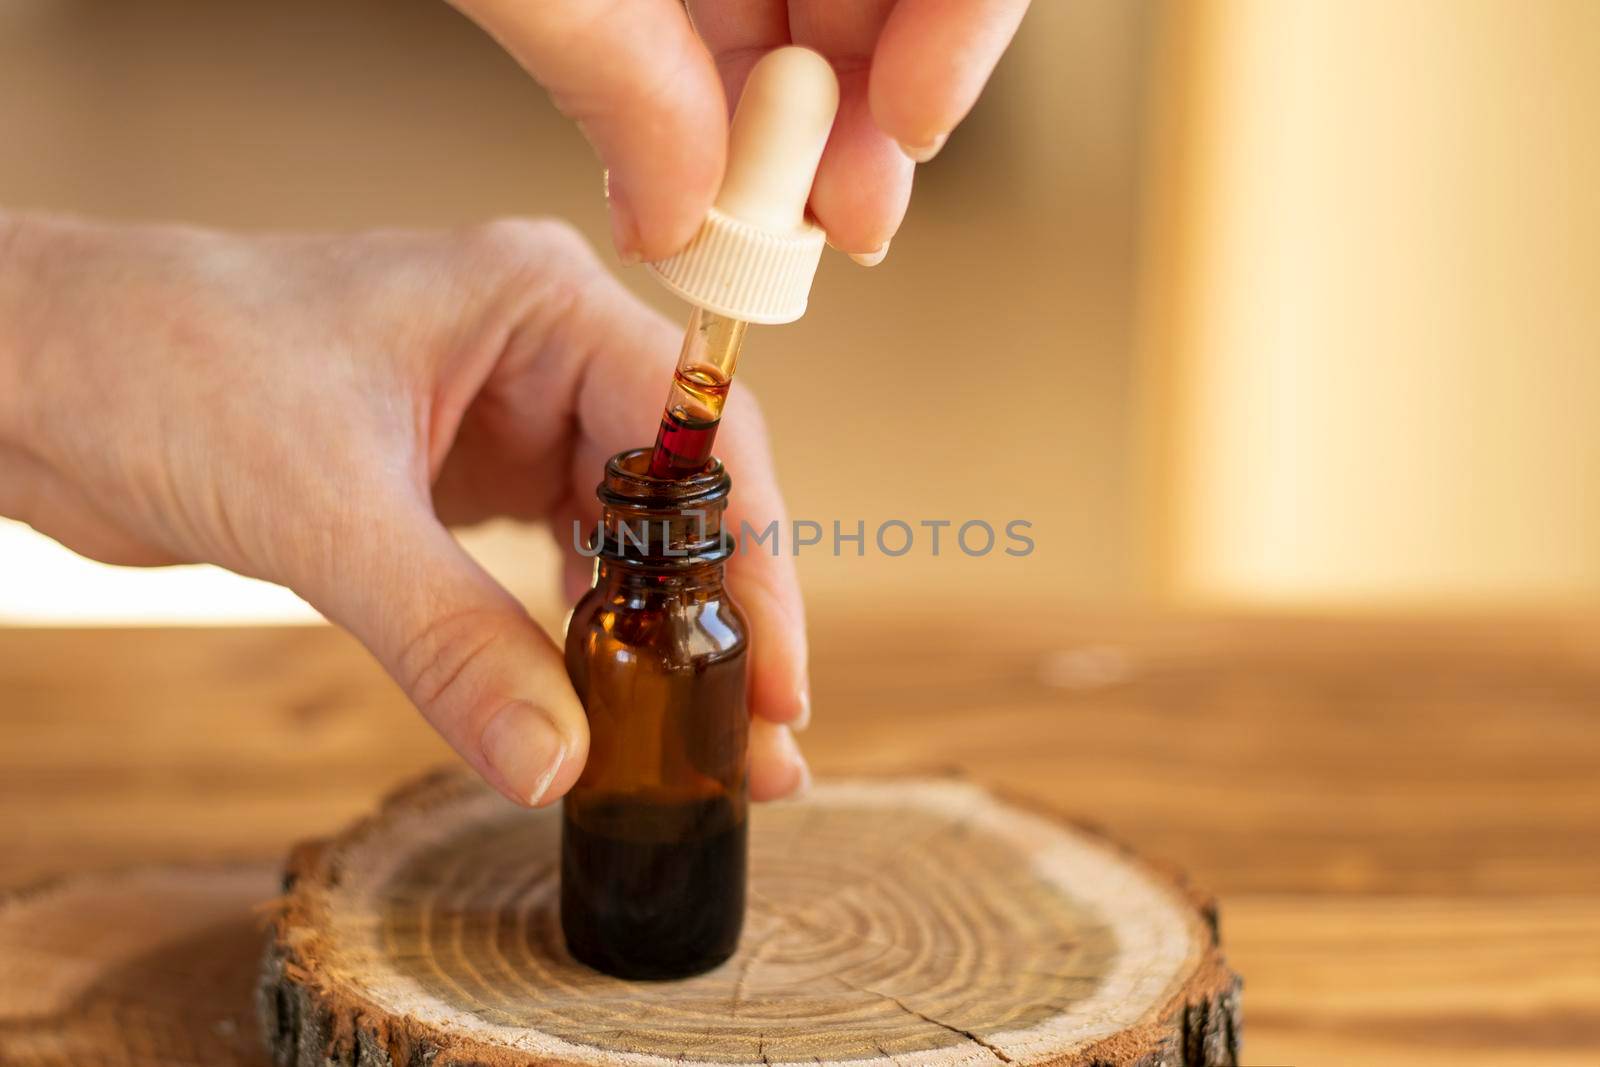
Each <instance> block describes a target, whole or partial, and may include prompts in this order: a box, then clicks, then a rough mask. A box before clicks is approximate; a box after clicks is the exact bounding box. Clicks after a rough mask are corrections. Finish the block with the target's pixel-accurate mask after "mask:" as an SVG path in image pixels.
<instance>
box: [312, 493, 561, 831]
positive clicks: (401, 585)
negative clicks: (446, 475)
mask: <svg viewBox="0 0 1600 1067" xmlns="http://www.w3.org/2000/svg"><path fill="white" fill-rule="evenodd" d="M363 527H364V528H363V529H362V530H361V531H360V532H359V533H358V534H356V535H355V536H353V537H347V538H344V539H343V540H344V541H345V543H346V544H348V545H353V546H355V547H354V548H353V549H352V550H351V552H350V553H349V555H348V557H345V556H344V555H343V554H340V555H341V558H338V559H337V561H336V563H337V565H336V566H335V567H333V568H328V569H329V570H331V571H332V572H333V580H332V581H330V582H314V583H312V584H313V586H314V587H313V588H311V589H309V590H302V592H304V593H306V595H307V599H308V600H310V601H311V603H312V604H313V605H314V606H315V607H316V608H317V609H318V610H320V611H322V612H323V614H325V615H327V616H328V617H329V618H330V619H332V620H333V621H334V622H336V623H338V624H339V625H341V626H343V627H344V628H345V629H347V630H349V631H350V632H351V633H353V634H354V635H355V636H356V637H357V638H358V639H359V640H360V641H361V642H362V644H364V645H366V646H367V648H368V649H370V650H371V651H372V653H373V655H375V656H376V657H377V659H378V661H379V662H380V663H382V664H383V666H384V669H385V670H387V671H388V672H389V674H390V676H391V677H393V678H394V679H395V681H396V682H398V683H399V684H400V686H401V688H403V689H404V690H405V693H406V696H408V697H409V698H410V699H411V702H412V703H413V704H414V705H416V707H417V709H418V710H419V711H421V712H422V714H423V716H424V717H425V718H426V719H427V720H428V722H429V723H431V724H432V726H433V728H434V729H435V730H437V731H439V733H440V735H441V736H443V737H444V739H445V740H446V741H448V742H449V743H450V745H451V746H452V747H453V748H454V749H455V750H456V751H457V752H459V753H460V754H461V758H462V759H464V760H466V761H467V762H468V763H469V764H471V765H472V767H473V769H474V770H476V771H477V772H478V773H479V774H480V775H482V776H483V777H484V779H485V780H486V781H488V782H489V783H490V784H491V785H493V786H494V787H495V788H497V789H498V790H500V792H502V793H504V794H505V795H506V796H507V797H509V798H511V799H512V800H514V801H516V802H517V803H519V804H524V805H529V806H534V807H538V806H542V805H545V804H548V803H551V802H552V801H554V800H555V799H556V798H558V797H560V796H562V795H563V794H564V793H566V791H567V790H568V789H570V788H571V787H572V784H573V783H574V782H575V781H577V778H578V775H579V773H580V772H581V771H582V770H583V763H584V759H585V757H586V756H587V754H588V748H589V726H588V722H587V720H586V719H585V718H584V713H583V708H582V706H581V705H580V704H579V702H578V698H577V696H576V694H574V692H573V690H572V686H571V684H570V683H569V682H568V680H567V672H566V667H565V664H564V662H563V659H562V655H561V652H560V650H558V649H557V648H556V646H555V644H554V643H553V642H552V641H551V640H550V638H549V637H548V636H547V635H546V634H545V632H544V631H543V630H542V629H540V628H539V626H538V624H537V623H535V622H534V621H533V620H532V619H531V618H530V617H529V616H528V614H527V612H526V611H524V610H523V608H522V606H521V604H519V603H518V602H517V601H516V599H515V598H514V597H512V596H511V594H510V593H508V592H506V590H505V589H503V588H502V587H501V586H500V585H499V584H498V583H497V582H496V581H495V580H494V579H493V578H491V577H490V576H489V574H488V573H487V572H486V571H484V570H483V568H482V567H480V566H479V565H478V564H477V563H476V562H475V561H474V560H473V559H472V558H471V557H470V556H468V555H467V554H466V552H465V551H464V550H463V549H462V548H461V546H460V545H459V544H457V542H456V540H455V538H454V537H452V536H451V535H450V533H449V531H447V530H446V529H445V528H444V527H443V526H441V525H440V524H439V522H438V520H437V519H436V518H435V517H434V515H433V513H432V511H431V510H429V509H428V508H427V507H426V505H424V504H421V503H409V502H408V503H406V504H402V505H401V507H400V509H399V512H398V514H394V513H391V514H386V515H381V516H378V517H377V518H376V521H370V522H367V523H364V524H363ZM317 586H324V587H323V588H318V587H317Z"/></svg>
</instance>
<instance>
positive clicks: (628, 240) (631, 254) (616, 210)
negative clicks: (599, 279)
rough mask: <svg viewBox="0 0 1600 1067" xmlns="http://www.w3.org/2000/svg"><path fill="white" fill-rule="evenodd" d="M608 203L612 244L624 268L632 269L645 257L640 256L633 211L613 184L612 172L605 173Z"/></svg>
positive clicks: (620, 191)
mask: <svg viewBox="0 0 1600 1067" xmlns="http://www.w3.org/2000/svg"><path fill="white" fill-rule="evenodd" d="M604 180H605V191H606V203H608V204H610V205H611V243H612V244H613V245H614V246H616V249H617V259H618V260H620V261H621V263H622V265H623V266H624V267H631V266H633V265H634V264H636V263H638V262H639V261H640V260H641V259H643V258H644V257H643V256H641V255H640V254H639V249H638V244H637V241H638V234H637V232H636V230H637V228H636V227H635V225H634V221H633V209H632V208H630V207H629V206H628V198H627V196H626V195H625V194H624V193H623V191H622V190H621V188H619V187H618V186H616V185H613V184H612V183H611V171H610V170H607V171H605V179H604Z"/></svg>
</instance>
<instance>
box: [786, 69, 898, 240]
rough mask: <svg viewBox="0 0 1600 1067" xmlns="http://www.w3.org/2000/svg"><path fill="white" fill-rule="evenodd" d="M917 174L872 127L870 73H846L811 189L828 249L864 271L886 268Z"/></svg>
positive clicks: (880, 133)
mask: <svg viewBox="0 0 1600 1067" xmlns="http://www.w3.org/2000/svg"><path fill="white" fill-rule="evenodd" d="M914 169H915V164H913V163H912V162H911V160H910V159H908V158H906V155H905V153H904V152H902V151H901V150H900V146H899V145H897V144H895V142H894V140H893V138H891V137H889V136H888V135H887V134H885V133H884V132H883V131H882V130H880V129H878V126H877V123H876V122H874V121H873V118H872V114H871V111H870V110H869V108H868V105H867V72H866V71H865V70H857V71H847V72H845V73H843V74H842V75H841V76H840V79H839V114H838V117H837V118H835V119H834V121H833V133H832V135H831V136H829V138H828V146H827V148H826V149H824V150H823V153H822V161H821V163H819V164H818V166H817V178H816V181H815V183H814V184H813V185H812V186H811V212H812V214H813V215H815V216H816V218H817V222H818V223H819V224H820V225H821V226H822V228H823V229H824V230H826V231H827V234H828V243H829V244H831V245H833V246H834V247H835V248H837V249H839V250H840V251H842V252H846V253H848V254H849V255H850V257H851V258H852V259H854V260H855V261H856V262H858V263H861V264H862V265H864V266H873V265H875V264H877V263H880V262H882V261H883V257H884V256H885V255H886V254H887V253H888V250H889V241H890V240H891V239H892V238H893V237H894V235H895V232H896V231H897V230H899V229H900V223H901V222H902V221H903V220H904V219H905V214H906V205H907V204H908V203H909V202H910V200H911V178H912V172H913V170H914Z"/></svg>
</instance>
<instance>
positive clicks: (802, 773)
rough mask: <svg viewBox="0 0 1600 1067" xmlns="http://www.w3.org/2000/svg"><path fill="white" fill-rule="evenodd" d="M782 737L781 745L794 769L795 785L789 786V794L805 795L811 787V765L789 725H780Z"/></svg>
mask: <svg viewBox="0 0 1600 1067" xmlns="http://www.w3.org/2000/svg"><path fill="white" fill-rule="evenodd" d="M778 734H779V736H780V737H781V741H780V742H779V746H780V747H781V748H782V749H783V750H784V751H783V754H784V756H786V757H787V758H788V761H789V766H790V767H791V768H793V770H794V785H792V786H790V787H789V794H788V795H789V796H791V797H799V796H805V794H806V793H807V792H809V791H810V789H811V767H810V765H809V764H807V763H806V758H805V756H804V755H802V754H801V752H800V745H799V743H798V742H797V741H795V739H794V731H793V730H791V729H790V728H789V727H787V726H780V727H778Z"/></svg>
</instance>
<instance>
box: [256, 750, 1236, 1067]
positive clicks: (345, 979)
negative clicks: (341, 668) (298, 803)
mask: <svg viewBox="0 0 1600 1067" xmlns="http://www.w3.org/2000/svg"><path fill="white" fill-rule="evenodd" d="M559 834H560V822H559V817H558V816H557V814H556V813H555V812H554V811H552V810H545V811H539V812H528V811H523V810H520V809H517V808H515V807H513V806H512V805H510V804H509V803H508V802H506V801H505V800H504V799H503V798H501V797H500V796H499V795H498V794H497V793H495V792H493V791H492V790H490V789H489V788H488V787H486V786H484V785H483V784H482V783H480V782H477V781H476V780H469V779H468V778H466V777H465V776H463V775H460V774H447V775H443V776H433V777H430V778H428V779H425V780H423V781H422V782H421V783H420V784H418V785H416V786H414V787H412V788H409V789H407V790H404V791H402V792H401V793H400V794H399V795H398V796H396V797H395V798H393V799H391V800H390V801H389V802H388V803H386V804H385V805H384V807H383V809H382V811H381V812H380V813H379V814H377V815H376V816H374V817H373V818H371V819H369V820H366V821H364V822H363V823H361V824H358V825H357V826H356V827H354V828H352V829H351V830H349V831H347V832H346V833H344V834H341V835H340V836H339V837H338V838H337V839H336V840H334V841H332V842H326V843H321V844H317V845H312V846H307V847H303V848H301V849H299V850H297V852H296V854H295V860H294V862H293V864H292V865H291V869H290V872H289V876H288V883H289V885H290V886H291V889H290V891H289V893H288V894H287V897H286V899H285V900H284V902H283V906H282V909H281V911H280V913H279V916H278V918H277V920H276V922H275V924H274V930H273V938H272V943H271V947H270V949H269V952H268V955H267V959H266V961H265V963H264V965H263V973H262V997H261V1004H262V1011H263V1017H264V1026H263V1030H264V1032H265V1033H266V1034H267V1035H268V1038H269V1040H270V1042H271V1044H272V1046H273V1049H274V1054H275V1055H274V1058H275V1060H276V1062H277V1063H279V1064H280V1065H282V1067H293V1065H295V1064H297V1063H302V1062H305V1061H306V1060H307V1059H308V1058H309V1059H310V1060H312V1061H314V1062H319V1063H322V1062H326V1063H331V1064H348V1065H352V1067H396V1065H398V1064H402V1063H410V1062H416V1061H420V1062H433V1061H434V1060H438V1061H441V1062H457V1061H459V1062H470V1063H474V1064H484V1065H497V1067H498V1065H518V1067H525V1065H533V1064H540V1065H543V1064H568V1063H573V1064H576V1063H583V1064H601V1065H605V1064H620V1063H635V1064H644V1063H649V1064H663V1065H671V1064H686V1065H689V1067H701V1065H709V1064H744V1065H754V1064H786V1063H804V1064H810V1063H842V1062H849V1063H859V1064H861V1065H862V1067H874V1065H877V1067H891V1065H896V1064H917V1065H920V1067H937V1065H955V1064H970V1063H1016V1064H1033V1065H1047V1064H1048V1065H1059V1067H1067V1065H1089V1064H1097V1065H1099V1064H1108V1063H1115V1064H1130V1065H1131V1064H1135V1063H1152V1064H1154V1063H1164V1064H1169V1065H1171V1067H1184V1065H1190V1064H1194V1065H1200V1064H1231V1063H1234V1062H1237V1055H1238V1041H1237V1035H1238V1032H1239V1015H1238V1003H1239V1002H1238V982H1237V979H1236V978H1235V977H1234V976H1233V975H1232V974H1231V973H1230V972H1229V971H1228V970H1227V969H1226V967H1225V966H1224V965H1223V964H1222V961H1221V958H1220V956H1219V953H1218V946H1217V943H1216V939H1215V935H1214V930H1215V926H1214V909H1213V905H1212V903H1211V902H1210V901H1209V899H1206V898H1204V897H1201V896H1199V895H1197V894H1195V893H1194V892H1192V891H1191V890H1189V889H1188V888H1187V887H1185V886H1183V885H1182V884H1179V883H1175V882H1174V881H1173V880H1172V879H1171V877H1170V876H1169V875H1167V874H1165V873H1162V872H1158V871H1156V870H1155V869H1153V868H1150V867H1148V866H1146V865H1145V864H1143V863H1142V862H1140V861H1139V860H1137V859H1135V858H1134V857H1132V856H1131V855H1129V854H1127V853H1125V852H1124V851H1123V850H1121V849H1119V848H1117V847H1116V846H1113V845H1111V844H1110V843H1108V842H1106V841H1105V840H1104V839H1102V838H1100V837H1098V836H1096V835H1093V834H1089V833H1086V832H1084V831H1082V830H1080V829H1077V828H1074V827H1072V826H1070V825H1067V824H1065V823H1062V822H1060V821H1059V820H1053V819H1049V818H1044V817H1041V816H1039V815H1037V814H1035V813H1033V812H1030V811H1027V810H1025V809H1023V808H1019V807H1016V806H1013V805H1008V804H1005V803H1002V802H1000V801H997V800H995V799H994V798H993V797H991V796H989V795H988V794H987V793H986V792H984V791H983V790H981V789H979V788H977V787H975V786H972V785H971V784H969V783H966V782H961V781H958V780H954V779H948V778H946V779H905V778H876V779H871V780H858V781H855V782H849V781H841V782H832V783H827V784H823V785H819V786H818V788H817V789H816V790H815V791H814V793H813V794H812V795H811V796H810V797H808V798H806V799H805V800H802V801H797V802H791V803H785V804H775V805H770V806H767V807H765V808H762V809H760V810H758V811H757V812H756V813H754V815H753V816H752V826H751V873H750V907H749V914H748V917H747V922H746V930H745V935H744V938H743V939H742V941H741V943H740V947H739V950H738V951H737V952H736V953H735V955H734V956H733V958H732V959H730V960H729V961H728V962H727V963H726V964H724V965H723V966H721V967H718V968H716V969H714V970H712V971H710V972H708V973H706V974H703V975H700V976H697V977H695V978H692V979H687V980H683V981H676V982H642V983H641V982H625V981H620V980H618V979H615V978H611V977H608V976H606V975H603V974H599V973H597V972H595V971H592V970H590V969H588V968H587V967H583V966H581V965H579V964H577V963H575V962H574V961H573V960H572V958H571V957H570V956H569V955H568V954H567V951H566V948H565V946H564V944H563V941H562V937H561V934H560V922H559V918H558V916H557V910H556V900H557V897H558V894H557V889H556V869H557V867H558V862H559V860H558V840H559Z"/></svg>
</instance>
